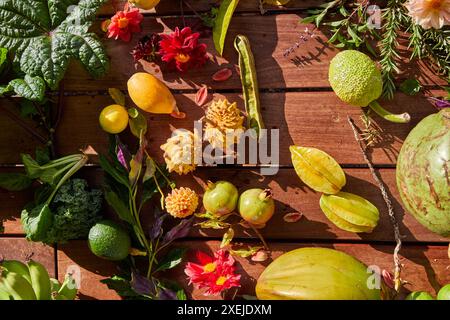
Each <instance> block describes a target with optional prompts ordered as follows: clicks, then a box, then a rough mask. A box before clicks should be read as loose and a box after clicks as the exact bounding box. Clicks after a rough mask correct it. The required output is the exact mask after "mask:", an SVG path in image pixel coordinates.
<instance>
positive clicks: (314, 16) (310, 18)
mask: <svg viewBox="0 0 450 320" xmlns="http://www.w3.org/2000/svg"><path fill="white" fill-rule="evenodd" d="M316 17H317V16H316V15H312V16H309V17H306V18H303V19H302V20H301V23H303V24H309V23H312V22H314V21H316Z"/></svg>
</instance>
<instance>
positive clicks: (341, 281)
mask: <svg viewBox="0 0 450 320" xmlns="http://www.w3.org/2000/svg"><path fill="white" fill-rule="evenodd" d="M371 276H373V275H371V274H370V272H368V268H367V266H366V265H364V264H363V263H362V262H360V261H358V260H357V259H355V258H354V257H352V256H350V255H348V254H346V253H343V252H341V251H337V250H334V249H327V248H301V249H296V250H293V251H290V252H288V253H285V254H283V255H282V256H280V257H278V258H277V259H275V261H273V262H272V263H271V264H270V265H269V266H268V267H267V268H266V269H265V270H264V272H263V273H262V274H261V276H260V277H259V279H258V282H257V284H256V296H257V297H258V299H260V300H380V299H381V290H380V289H379V286H376V285H375V286H373V285H372V282H371V279H370V277H371Z"/></svg>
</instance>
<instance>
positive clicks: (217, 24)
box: [213, 0, 239, 55]
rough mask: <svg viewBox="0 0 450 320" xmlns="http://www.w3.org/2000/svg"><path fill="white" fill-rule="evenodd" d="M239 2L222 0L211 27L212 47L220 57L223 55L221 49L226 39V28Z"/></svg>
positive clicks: (236, 0)
mask: <svg viewBox="0 0 450 320" xmlns="http://www.w3.org/2000/svg"><path fill="white" fill-rule="evenodd" d="M238 3H239V0H223V1H222V3H221V4H220V7H219V11H218V13H217V17H216V19H215V20H214V27H213V40H214V46H215V47H216V50H217V52H218V53H220V55H222V54H223V48H224V45H225V38H226V37H227V32H228V27H229V25H230V21H231V18H232V17H233V14H234V10H235V9H236V7H237V5H238Z"/></svg>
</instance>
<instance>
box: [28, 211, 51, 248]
mask: <svg viewBox="0 0 450 320" xmlns="http://www.w3.org/2000/svg"><path fill="white" fill-rule="evenodd" d="M21 220H22V226H23V229H24V230H25V233H26V234H27V239H28V240H31V241H35V242H36V241H42V240H44V239H45V237H46V234H47V231H48V230H49V229H50V228H51V226H52V223H53V213H52V212H51V210H50V208H49V206H48V205H47V204H40V205H38V206H36V207H33V208H31V209H28V208H25V209H24V210H23V211H22V215H21Z"/></svg>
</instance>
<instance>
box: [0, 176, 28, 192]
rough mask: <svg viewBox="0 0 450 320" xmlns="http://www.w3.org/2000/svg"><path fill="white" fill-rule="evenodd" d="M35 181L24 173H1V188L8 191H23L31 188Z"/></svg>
mask: <svg viewBox="0 0 450 320" xmlns="http://www.w3.org/2000/svg"><path fill="white" fill-rule="evenodd" d="M32 183H33V180H32V179H30V178H29V177H28V176H27V175H25V174H23V173H13V172H11V173H1V174H0V188H3V189H6V190H8V191H21V190H25V189H27V188H29V187H30V186H31V184H32Z"/></svg>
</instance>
